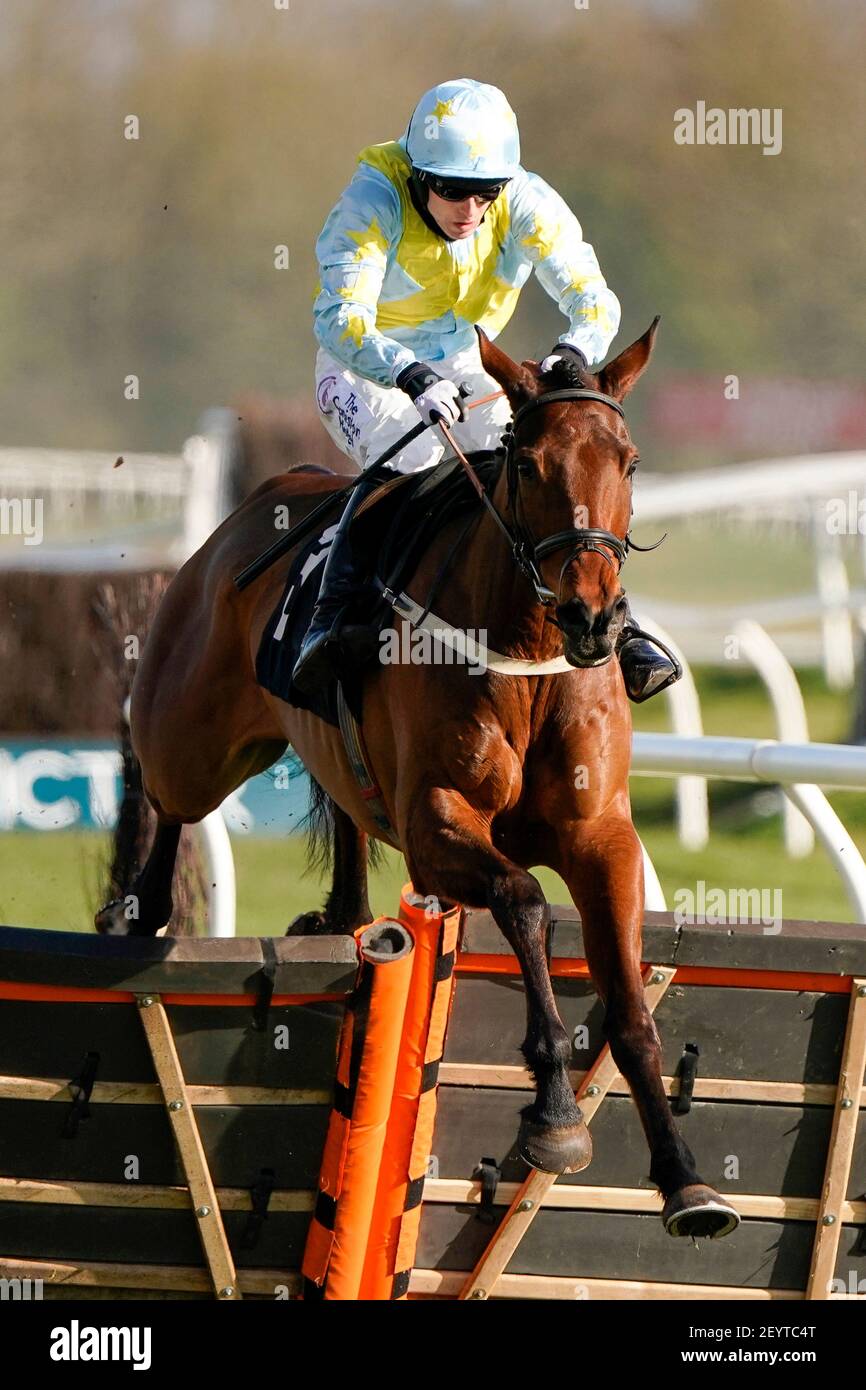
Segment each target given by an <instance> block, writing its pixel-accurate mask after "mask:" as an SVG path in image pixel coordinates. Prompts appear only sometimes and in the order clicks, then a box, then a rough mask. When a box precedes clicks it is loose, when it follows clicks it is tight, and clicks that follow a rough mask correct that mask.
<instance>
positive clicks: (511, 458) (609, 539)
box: [439, 386, 664, 608]
mask: <svg viewBox="0 0 866 1390" xmlns="http://www.w3.org/2000/svg"><path fill="white" fill-rule="evenodd" d="M553 401H600V402H601V404H602V405H607V406H610V408H611V410H615V411H616V413H617V415H619V416H620V417H621V418H622V419H625V412H624V410H623V408H622V406H621V405H620V403H619V401H617V400H614V398H613V396H606V395H605V394H604V392H603V391H593V390H590V389H589V388H588V387H582V386H581V387H578V386H569V387H564V388H562V389H561V390H557V391H544V392H542V394H541V395H540V396H535V397H534V398H533V400H531V401H527V402H526V403H525V405H522V406H520V407H519V409H518V410H517V411H516V413H515V415H514V418H513V420H511V422H510V423H509V424H508V425H507V426H506V428H505V430H504V432H503V435H502V444H501V446H500V447H501V449H502V450H503V451H504V454H505V476H506V487H507V498H508V510H509V512H510V515H511V523H512V524H511V526H509V524H508V522H507V521H505V519H504V518H503V517H502V516H501V514H500V513H499V511H498V510H497V509H496V507H495V505H494V503H493V501H492V499H491V498H490V496H489V494H488V492H487V490H486V488H485V487H484V485H483V483H482V482H481V480H480V478H479V477H478V475H477V474H476V472H475V470H474V469H473V467H472V465H471V463H470V462H469V460H468V459H467V458H466V456H465V454H463V452H462V451H461V449H460V446H459V445H458V444H457V443H456V441H455V439H454V437H453V435H452V434H451V431H450V430H449V428H448V426H447V425H444V424H442V422H441V421H440V422H439V425H440V429H441V430H442V433H443V435H444V436H445V438H446V439H447V441H448V443H449V445H450V446H451V448H452V449H453V450H454V452H455V454H456V455H457V458H458V459H459V460H460V462H461V464H462V465H463V467H464V469H465V470H466V472H467V474H468V475H469V478H470V481H471V482H472V484H473V487H474V488H475V491H476V492H477V493H478V496H479V498H480V500H481V501H482V503H483V504H484V506H485V507H486V508H487V511H488V512H489V513H490V515H491V516H492V518H493V520H494V521H495V522H496V525H497V526H498V527H499V529H500V531H501V532H502V534H503V535H504V537H505V539H506V541H507V542H508V545H509V547H510V549H511V554H512V557H513V559H514V562H515V564H516V565H517V567H518V569H519V570H520V571H521V573H522V574H524V575H525V576H526V578H527V579H528V580H529V582H530V584H531V585H532V587H533V588H534V590H535V594H536V597H537V599H538V602H539V603H540V604H542V605H543V606H544V607H545V608H551V607H553V606H555V605H556V604H557V603H558V602H559V596H558V595H557V594H555V593H554V592H553V590H552V589H549V588H548V587H547V585H546V584H545V583H544V580H543V579H542V577H541V572H540V570H539V568H538V566H539V563H540V561H541V560H543V559H544V558H545V556H547V555H552V554H554V553H555V552H556V551H557V550H565V549H566V548H568V555H567V556H566V558H565V560H564V561H563V564H562V568H561V569H560V571H559V588H560V589H561V588H562V578H563V575H564V574H565V571H566V570H567V569H568V566H569V565H570V564H571V563H572V561H573V560H575V559H576V558H577V556H578V555H583V554H585V553H587V552H588V551H594V552H595V553H596V554H598V555H603V556H604V558H605V560H607V562H608V564H609V565H612V566H614V567H615V569H616V572H617V574H619V571H620V570H621V569H622V567H623V565H624V564H625V562H626V560H627V558H628V553H629V551H630V550H642V551H647V550H655V549H656V548H657V547H658V546H660V545H661V543H662V541H663V540H664V536H662V538H661V540H658V541H656V543H655V545H637V544H636V543H635V542H634V541H633V540H632V539H631V536H630V534H629V533H628V532H626V534H625V536H624V537H623V538H620V537H619V536H616V535H614V533H613V532H612V531H605V530H603V529H602V528H601V527H597V526H572V527H569V528H568V529H567V530H565V531H555V532H554V533H553V534H552V535H549V536H545V537H544V538H543V539H542V540H540V541H539V540H536V539H535V537H534V536H533V534H532V531H531V529H530V527H529V525H528V523H527V521H526V516H525V511H524V508H523V504H522V500H521V496H520V471H519V467H518V464H517V461H516V456H515V448H516V443H515V439H516V433H517V429H518V426H519V425H520V424H521V422H522V421H523V420H525V419H526V417H527V416H528V415H530V414H531V412H532V411H534V410H538V409H539V408H540V407H541V406H543V405H549V404H550V403H551V402H553ZM497 452H498V451H497Z"/></svg>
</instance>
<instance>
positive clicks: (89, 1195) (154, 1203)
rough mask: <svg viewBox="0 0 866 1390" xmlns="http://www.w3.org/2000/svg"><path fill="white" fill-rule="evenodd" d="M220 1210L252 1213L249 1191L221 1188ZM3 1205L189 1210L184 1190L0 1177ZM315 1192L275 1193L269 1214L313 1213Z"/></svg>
mask: <svg viewBox="0 0 866 1390" xmlns="http://www.w3.org/2000/svg"><path fill="white" fill-rule="evenodd" d="M216 1195H217V1201H218V1203H219V1207H220V1210H221V1211H252V1199H251V1196H250V1192H249V1190H248V1189H247V1188H244V1187H218V1188H217V1189H216ZM0 1202H33V1203H34V1204H36V1205H40V1204H44V1205H47V1206H51V1205H57V1206H81V1207H128V1208H132V1207H146V1208H149V1209H153V1210H175V1211H176V1210H178V1209H179V1208H188V1207H189V1192H188V1190H187V1188H185V1187H168V1186H166V1187H159V1186H156V1185H151V1184H148V1183H135V1182H117V1183H106V1182H78V1181H70V1182H66V1181H63V1182H57V1181H49V1182H44V1181H42V1180H37V1179H35V1178H0ZM315 1204H316V1194H315V1192H305V1191H302V1190H298V1191H292V1190H290V1189H288V1188H287V1189H285V1190H283V1191H279V1192H272V1193H271V1195H270V1198H269V1200H268V1211H269V1212H277V1211H312V1210H313V1208H314V1207H315Z"/></svg>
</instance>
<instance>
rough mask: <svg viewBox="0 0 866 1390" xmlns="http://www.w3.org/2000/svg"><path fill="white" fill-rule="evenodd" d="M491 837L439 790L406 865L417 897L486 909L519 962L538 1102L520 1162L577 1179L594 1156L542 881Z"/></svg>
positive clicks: (410, 839) (529, 1116)
mask: <svg viewBox="0 0 866 1390" xmlns="http://www.w3.org/2000/svg"><path fill="white" fill-rule="evenodd" d="M488 836H489V830H488V828H487V826H486V825H485V823H484V822H483V820H482V818H481V817H480V816H478V815H477V814H476V813H475V812H474V811H473V810H472V808H471V807H470V806H469V804H468V802H467V801H466V800H465V799H464V798H463V797H462V796H460V795H459V794H458V793H457V792H452V791H442V790H435V791H433V792H431V793H429V795H428V796H426V797H422V798H419V800H418V802H417V803H416V804H415V805H414V806H413V807H412V810H411V812H410V814H409V818H408V824H407V828H406V837H405V842H406V858H407V861H408V865H409V872H410V874H411V876H412V882H413V884H414V886H415V889H416V890H417V891H418V892H419V893H423V894H425V895H427V894H434V895H435V896H437V897H439V898H441V899H444V900H445V901H450V902H460V903H464V904H465V905H466V906H467V907H487V908H489V910H490V912H491V913H492V914H493V916H494V918H495V919H496V923H497V925H498V926H499V928H500V930H501V931H502V933H503V935H504V936H505V937H506V939H507V941H508V942H509V943H510V945H511V946H512V948H513V950H514V954H515V955H516V956H517V959H518V961H519V963H520V969H521V972H522V974H523V982H524V989H525V994H526V1037H525V1039H524V1041H523V1044H522V1048H521V1050H522V1052H523V1055H524V1057H525V1058H526V1061H527V1064H528V1066H529V1068H530V1070H531V1072H532V1074H533V1077H534V1078H535V1083H536V1099H535V1102H534V1103H533V1104H532V1105H530V1106H527V1108H526V1109H525V1110H524V1111H523V1115H522V1123H521V1126H520V1135H519V1139H518V1147H519V1150H520V1154H521V1157H523V1158H525V1159H526V1161H527V1163H530V1164H531V1165H532V1166H533V1167H535V1168H541V1169H544V1170H545V1171H546V1172H549V1173H576V1172H579V1171H580V1170H581V1169H582V1168H585V1167H586V1166H587V1164H588V1163H589V1162H590V1159H591V1157H592V1142H591V1140H590V1136H589V1130H588V1129H587V1127H586V1124H585V1122H584V1119H583V1114H582V1112H581V1110H580V1107H579V1106H578V1104H577V1102H576V1100H575V1098H574V1091H573V1089H572V1087H571V1083H570V1081H569V1076H568V1067H569V1062H570V1060H571V1041H570V1039H569V1036H568V1033H567V1032H566V1030H565V1027H564V1025H563V1022H562V1019H561V1018H560V1016H559V1012H558V1010H557V1007H556V1001H555V999H554V997H553V987H552V985H551V982H550V972H549V970H548V967H547V951H546V948H547V934H548V926H549V912H548V907H547V903H546V901H545V898H544V894H543V892H542V891H541V887H540V885H539V883H538V881H537V879H535V878H533V876H532V874H530V873H527V871H526V870H525V869H521V868H519V867H518V866H517V865H516V864H514V863H512V862H511V861H510V860H509V859H507V858H506V857H505V855H503V854H501V853H500V852H499V850H497V849H496V848H495V846H494V845H493V844H492V843H491V841H490V839H489V838H488Z"/></svg>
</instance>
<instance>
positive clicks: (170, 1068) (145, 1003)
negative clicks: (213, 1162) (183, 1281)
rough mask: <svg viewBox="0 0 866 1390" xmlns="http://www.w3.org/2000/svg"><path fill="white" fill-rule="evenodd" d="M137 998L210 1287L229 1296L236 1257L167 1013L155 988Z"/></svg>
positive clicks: (234, 1288)
mask: <svg viewBox="0 0 866 1390" xmlns="http://www.w3.org/2000/svg"><path fill="white" fill-rule="evenodd" d="M136 1002H137V1003H138V1006H139V1010H138V1012H139V1016H140V1018H141V1021H142V1024H143V1026H144V1035H145V1037H146V1038H147V1045H148V1047H149V1048H150V1053H151V1056H152V1058H153V1065H154V1069H155V1071H156V1074H157V1076H158V1077H159V1084H160V1086H161V1088H162V1094H163V1096H164V1098H165V1105H166V1111H167V1113H168V1118H169V1121H170V1123H171V1128H172V1133H173V1134H174V1139H175V1143H176V1144H177V1148H178V1152H179V1154H180V1161H181V1163H182V1165H183V1171H184V1176H185V1178H186V1181H187V1186H188V1188H189V1195H190V1198H191V1201H192V1205H193V1211H194V1212H195V1219H196V1222H197V1224H198V1232H199V1237H200V1239H201V1243H202V1249H203V1250H204V1257H205V1260H206V1261H207V1266H208V1269H209V1271H210V1276H211V1280H212V1282H213V1287H214V1293H215V1294H216V1296H217V1298H220V1299H223V1300H224V1301H225V1302H233V1301H236V1300H238V1299H239V1298H240V1297H241V1292H240V1289H239V1287H238V1281H237V1272H236V1270H235V1262H234V1259H233V1258H232V1252H231V1250H230V1249H229V1243H228V1238H227V1236H226V1232H225V1227H224V1226H223V1221H222V1217H221V1215H220V1209H219V1205H218V1203H217V1196H216V1191H215V1189H214V1185H213V1179H212V1178H211V1175H210V1169H209V1168H208V1165H207V1158H206V1156H205V1151H204V1145H203V1144H202V1142H201V1135H200V1134H199V1128H198V1124H197V1123H196V1118H195V1112H194V1110H193V1108H192V1104H191V1103H190V1097H189V1092H188V1090H187V1086H186V1082H185V1081H184V1076H183V1072H182V1070H181V1066H180V1060H179V1058H178V1055H177V1049H176V1047H175V1045H174V1038H173V1036H172V1032H171V1026H170V1024H169V1021H168V1014H167V1013H166V1011H165V1007H164V1005H163V1002H162V1000H161V998H160V997H159V995H158V994H139V995H136Z"/></svg>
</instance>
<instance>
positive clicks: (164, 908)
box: [96, 821, 181, 936]
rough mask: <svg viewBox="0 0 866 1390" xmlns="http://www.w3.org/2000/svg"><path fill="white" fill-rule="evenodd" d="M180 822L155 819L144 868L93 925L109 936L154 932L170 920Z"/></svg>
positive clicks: (102, 911)
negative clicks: (157, 820) (167, 822)
mask: <svg viewBox="0 0 866 1390" xmlns="http://www.w3.org/2000/svg"><path fill="white" fill-rule="evenodd" d="M180 832H181V826H180V825H174V824H172V825H170V824H166V823H165V822H163V821H160V822H158V824H157V827H156V834H155V835H154V837H153V844H152V845H151V847H150V854H149V855H148V856H147V860H146V862H145V865H144V868H143V869H142V870H141V873H140V874H139V875H138V876H137V878H136V879H135V881H134V883H133V884H132V886H131V888H130V889H129V892H128V893H126V894H124V896H123V897H122V898H116V899H115V900H114V901H113V902H110V903H107V904H106V905H105V907H103V908H101V909H100V911H99V912H98V913H97V914H96V929H97V931H100V932H104V933H106V934H107V935H109V936H156V933H157V932H158V931H159V930H160V928H161V927H165V926H167V925H168V923H169V921H170V920H171V914H172V911H173V904H172V898H171V882H172V879H173V877H174V866H175V862H176V860H177V851H178V846H179V845H180Z"/></svg>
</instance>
